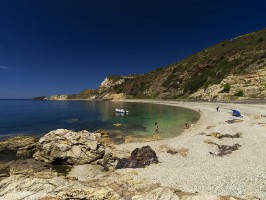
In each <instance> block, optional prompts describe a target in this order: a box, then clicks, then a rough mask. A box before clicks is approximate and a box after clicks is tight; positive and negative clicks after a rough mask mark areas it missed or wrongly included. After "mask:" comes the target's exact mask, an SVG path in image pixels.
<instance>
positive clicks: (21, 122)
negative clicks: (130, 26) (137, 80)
mask: <svg viewBox="0 0 266 200" xmlns="http://www.w3.org/2000/svg"><path fill="white" fill-rule="evenodd" d="M115 108H123V109H125V110H128V111H129V112H128V114H125V113H116V112H115ZM198 119H199V114H198V113H197V112H195V111H193V110H189V109H184V108H179V107H173V106H166V105H157V104H150V103H131V102H112V101H46V100H44V101H38V100H0V140H2V139H5V138H8V137H11V136H18V135H29V136H34V137H36V138H39V137H41V136H43V135H44V134H46V133H48V132H50V131H52V130H56V129H69V130H73V131H81V130H88V131H89V132H94V131H97V130H105V131H108V133H111V134H114V135H117V134H120V135H124V136H127V135H130V136H136V137H143V136H151V135H153V134H154V132H155V125H154V124H155V122H157V124H158V128H159V135H160V137H161V138H170V137H174V136H177V135H179V134H181V133H182V131H183V127H184V124H185V123H189V124H191V123H195V122H196V121H197V120H198Z"/></svg>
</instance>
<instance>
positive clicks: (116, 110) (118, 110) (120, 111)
mask: <svg viewBox="0 0 266 200" xmlns="http://www.w3.org/2000/svg"><path fill="white" fill-rule="evenodd" d="M115 112H117V113H128V110H124V109H123V108H121V109H120V108H116V109H115Z"/></svg>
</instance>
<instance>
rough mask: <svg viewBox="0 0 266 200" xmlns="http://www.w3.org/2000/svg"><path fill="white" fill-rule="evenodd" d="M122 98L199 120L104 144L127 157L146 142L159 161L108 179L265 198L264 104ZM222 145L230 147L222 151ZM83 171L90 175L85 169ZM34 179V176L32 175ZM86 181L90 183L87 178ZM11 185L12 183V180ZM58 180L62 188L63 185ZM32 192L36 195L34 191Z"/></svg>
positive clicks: (121, 171) (249, 199) (119, 171)
mask: <svg viewBox="0 0 266 200" xmlns="http://www.w3.org/2000/svg"><path fill="white" fill-rule="evenodd" d="M120 101H121V100H120ZM123 101H124V102H136V103H153V104H161V105H168V106H178V107H181V108H186V109H191V110H194V111H196V112H200V118H199V120H198V121H197V122H196V123H195V124H193V125H192V126H190V127H189V128H188V129H184V131H183V132H182V133H181V134H180V135H177V136H176V137H172V138H166V139H160V140H155V141H147V142H133V143H124V144H117V145H113V146H110V147H108V150H107V153H108V152H109V151H110V152H112V153H114V156H116V155H115V154H117V155H119V156H118V157H119V158H122V157H127V156H128V155H130V154H131V152H132V151H133V150H134V149H136V148H141V147H143V146H146V145H149V146H150V147H151V148H152V149H153V150H154V151H155V152H156V155H157V157H158V160H159V163H158V164H152V165H150V166H146V167H145V168H134V169H133V168H125V169H117V170H115V171H114V173H112V172H111V174H112V175H111V179H113V178H114V177H116V176H118V177H122V178H121V180H122V179H123V177H125V175H126V178H125V181H126V183H127V184H128V180H136V181H140V183H142V184H144V183H145V184H148V185H150V186H152V185H153V186H155V185H157V187H158V186H159V187H161V188H172V189H173V191H175V190H177V191H183V192H186V193H191V194H194V195H197V194H203V196H204V194H206V193H207V194H211V195H212V194H213V195H219V196H234V197H239V198H244V199H247V200H255V199H256V200H259V199H266V185H265V183H266V173H265V172H266V155H265V152H266V146H265V145H264V144H265V142H266V134H265V132H266V115H265V110H266V104H235V103H214V102H178V101H162V100H157V101H156V102H155V101H150V100H123ZM217 106H219V107H220V112H217V111H216V107H217ZM232 109H237V110H239V111H240V112H241V114H242V116H243V117H241V118H238V117H233V116H232ZM227 147H230V149H229V150H228V149H226V148H227ZM109 148H110V149H109ZM224 148H225V150H224ZM221 149H222V150H221ZM27 162H28V161H27ZM29 164H30V163H29ZM40 164H41V165H45V164H44V163H40ZM79 167H86V165H84V166H83V165H77V166H76V167H74V168H79ZM19 171H21V169H19ZM41 173H44V174H45V173H46V172H45V171H43V172H41ZM49 173H51V172H49ZM84 173H85V171H84ZM86 173H90V170H89V171H88V172H86ZM108 175H110V173H106V174H105V175H101V173H100V174H99V177H101V176H102V179H101V178H100V179H101V181H104V177H108ZM49 176H50V177H51V178H52V179H56V178H60V179H61V178H63V179H64V182H65V181H66V180H67V181H68V178H67V177H66V176H65V175H59V174H57V175H56V174H53V173H52V174H50V175H49ZM71 176H73V178H74V179H73V180H72V181H73V184H77V183H80V182H79V180H81V179H80V175H79V173H77V172H76V174H75V173H74V174H72V175H70V178H71ZM33 177H35V178H36V175H33V176H32V178H33ZM82 177H83V176H82ZM12 178H14V179H16V175H15V176H11V177H10V178H7V179H6V180H7V181H8V180H11V183H10V184H12V180H13V179H12ZM37 178H38V175H37ZM20 179H21V180H20V181H22V182H23V181H25V180H26V179H25V177H21V178H20ZM100 179H97V178H96V179H95V181H100ZM33 180H35V179H32V181H33ZM84 180H85V179H84ZM86 180H87V181H89V179H86ZM121 180H120V179H119V181H121ZM123 180H124V179H123ZM142 180H143V181H144V182H142ZM38 181H41V182H42V181H43V179H38ZM3 183H5V180H3ZM14 183H15V184H16V181H14ZM135 183H136V182H133V183H130V184H133V185H130V186H128V187H129V188H131V187H132V186H134V184H135ZM57 184H58V185H59V186H60V187H61V186H62V185H61V184H62V183H57ZM67 184H69V183H67ZM71 184H72V182H71ZM82 187H83V186H82ZM136 187H138V186H136ZM78 189H79V190H82V189H81V188H78ZM26 190H27V191H28V190H29V189H28V188H27V189H26ZM5 191H6V192H8V193H7V195H9V193H10V195H12V192H11V190H10V191H8V188H6V189H5ZM99 191H100V190H99ZM70 192H72V191H71V190H70ZM34 195H35V194H34ZM36 195H40V193H38V192H37V193H36ZM203 199H204V198H203ZM230 199H231V198H230ZM232 199H235V198H232Z"/></svg>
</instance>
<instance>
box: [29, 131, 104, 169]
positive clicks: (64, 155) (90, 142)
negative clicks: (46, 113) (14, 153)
mask: <svg viewBox="0 0 266 200" xmlns="http://www.w3.org/2000/svg"><path fill="white" fill-rule="evenodd" d="M100 140H101V134H100V133H89V132H88V131H79V132H74V131H71V130H66V129H57V130H55V131H51V132H49V133H47V134H46V135H44V136H43V137H42V138H40V140H39V143H40V145H39V148H38V151H37V152H36V153H35V154H34V155H33V157H34V158H35V159H36V160H41V161H44V162H46V163H52V164H70V165H77V164H89V163H92V162H94V161H96V160H98V159H100V158H102V157H103V155H104V153H105V148H104V146H103V144H102V143H101V142H100Z"/></svg>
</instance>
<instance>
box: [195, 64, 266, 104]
mask: <svg viewBox="0 0 266 200" xmlns="http://www.w3.org/2000/svg"><path fill="white" fill-rule="evenodd" d="M225 84H227V85H228V87H230V88H228V90H227V91H224V85H225ZM190 97H192V98H200V99H214V98H215V99H218V100H231V99H240V100H241V99H242V100H243V99H250V98H252V97H266V69H260V70H257V71H255V72H254V73H252V74H245V75H235V74H234V75H233V74H232V75H229V76H228V77H226V78H225V79H224V80H223V81H222V82H221V83H220V84H215V85H211V86H209V87H208V88H206V89H203V88H201V89H199V90H198V91H197V92H195V93H194V94H192V95H191V96H190Z"/></svg>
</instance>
